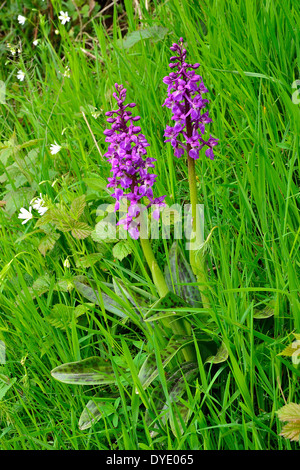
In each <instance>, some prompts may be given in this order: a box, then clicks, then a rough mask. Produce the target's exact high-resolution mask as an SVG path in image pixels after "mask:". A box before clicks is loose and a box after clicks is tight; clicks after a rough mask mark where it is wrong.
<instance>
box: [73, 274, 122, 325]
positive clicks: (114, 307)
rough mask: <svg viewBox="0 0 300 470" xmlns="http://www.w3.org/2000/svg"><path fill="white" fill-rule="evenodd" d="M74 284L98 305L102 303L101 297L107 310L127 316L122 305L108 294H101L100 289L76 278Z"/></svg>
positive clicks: (120, 315)
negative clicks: (121, 307)
mask: <svg viewBox="0 0 300 470" xmlns="http://www.w3.org/2000/svg"><path fill="white" fill-rule="evenodd" d="M73 282H74V285H75V287H76V289H77V291H78V292H79V293H80V294H81V295H82V296H83V297H85V298H86V299H88V300H89V301H90V302H93V303H94V304H96V305H100V306H101V305H102V303H101V297H102V300H103V305H104V308H105V309H106V310H108V311H109V312H111V313H114V314H115V315H117V316H119V317H121V318H127V315H126V313H125V312H124V311H123V310H121V309H120V306H119V305H118V303H117V302H116V301H115V300H113V299H112V298H111V297H109V296H108V295H107V294H105V293H103V292H101V294H99V292H98V290H96V289H93V288H92V287H90V286H88V285H86V284H84V283H83V282H81V281H79V280H77V279H76V278H75V279H74V281H73Z"/></svg>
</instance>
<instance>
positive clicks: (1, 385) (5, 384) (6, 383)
mask: <svg viewBox="0 0 300 470" xmlns="http://www.w3.org/2000/svg"><path fill="white" fill-rule="evenodd" d="M2 377H3V376H2ZM16 381H17V379H16V378H15V377H14V378H13V379H8V377H6V380H4V377H3V378H2V379H1V377H0V401H1V400H2V399H3V398H4V396H5V395H6V393H7V392H8V390H9V389H10V388H11V387H12V386H13V385H14V384H15V383H16Z"/></svg>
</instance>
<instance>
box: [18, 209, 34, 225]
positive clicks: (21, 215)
mask: <svg viewBox="0 0 300 470" xmlns="http://www.w3.org/2000/svg"><path fill="white" fill-rule="evenodd" d="M31 211H32V207H31V206H29V211H28V210H27V209H24V207H22V208H21V209H20V213H19V215H18V219H24V220H23V222H22V225H24V224H26V222H28V220H30V219H32V217H33V215H32V213H31Z"/></svg>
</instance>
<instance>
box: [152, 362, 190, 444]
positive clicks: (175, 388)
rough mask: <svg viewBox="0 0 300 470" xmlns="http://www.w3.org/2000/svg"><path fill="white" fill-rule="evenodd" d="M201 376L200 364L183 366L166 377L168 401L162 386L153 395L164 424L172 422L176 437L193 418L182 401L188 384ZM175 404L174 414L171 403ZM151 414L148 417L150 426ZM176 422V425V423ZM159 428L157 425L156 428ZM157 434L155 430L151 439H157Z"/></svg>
mask: <svg viewBox="0 0 300 470" xmlns="http://www.w3.org/2000/svg"><path fill="white" fill-rule="evenodd" d="M198 375H199V368H198V364H197V363H195V362H188V363H185V364H183V365H182V366H181V367H180V368H175V369H173V370H172V371H171V372H170V373H168V374H167V376H166V383H167V387H168V395H169V397H168V401H166V398H165V396H164V392H163V389H162V387H161V385H159V386H157V387H156V388H155V389H154V390H153V392H152V394H151V398H152V401H153V402H154V403H155V406H156V409H157V410H158V411H159V416H160V420H161V422H162V423H163V424H165V423H166V422H167V420H168V421H169V422H170V425H171V429H172V432H173V433H174V435H176V434H177V430H176V425H177V429H178V430H179V432H180V433H182V432H183V425H184V424H185V423H186V422H187V421H188V419H189V417H190V416H191V410H190V408H188V407H186V406H185V405H184V403H182V401H180V399H181V398H182V397H183V396H184V394H185V393H186V391H187V390H186V384H191V383H192V382H193V381H194V380H195V379H196V378H197V377H198ZM170 402H171V403H174V407H173V408H174V409H173V412H172V413H171V412H170V409H169V403H170ZM149 418H150V413H149V412H148V413H147V415H146V420H147V422H148V424H150V422H149ZM174 418H175V420H176V425H175V421H174ZM155 428H157V425H156V426H155ZM156 434H157V432H156V431H155V429H154V430H153V431H152V433H151V437H155V435H156Z"/></svg>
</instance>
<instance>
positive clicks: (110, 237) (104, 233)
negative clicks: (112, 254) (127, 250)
mask: <svg viewBox="0 0 300 470" xmlns="http://www.w3.org/2000/svg"><path fill="white" fill-rule="evenodd" d="M116 233H117V232H116V226H115V225H113V224H111V223H110V222H107V221H105V220H101V221H100V222H98V223H97V224H96V226H95V229H94V230H93V231H92V233H91V237H92V239H93V240H94V241H95V242H104V241H105V242H106V243H114V242H116V241H117V238H116Z"/></svg>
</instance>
